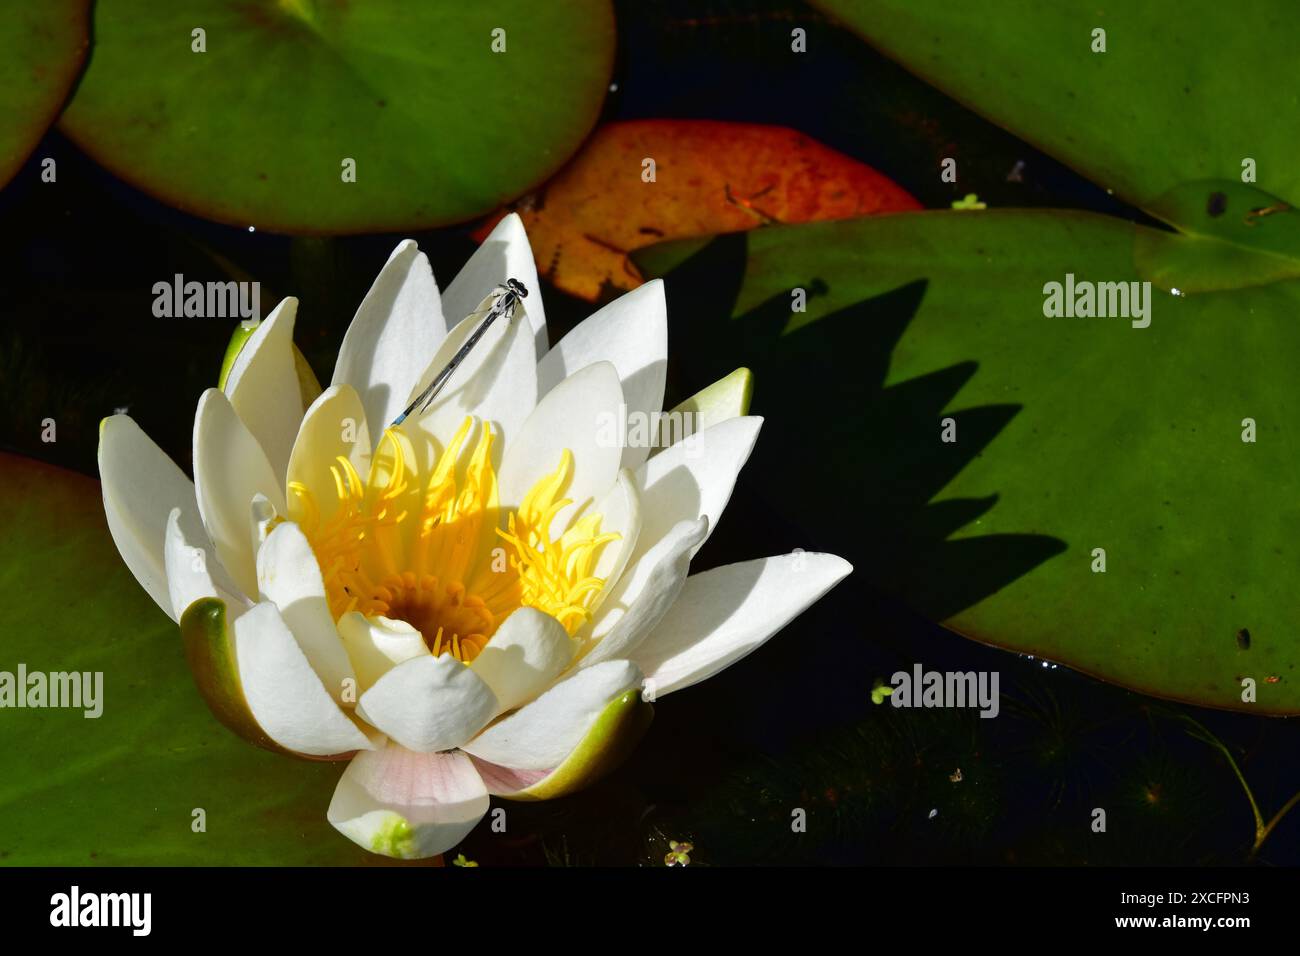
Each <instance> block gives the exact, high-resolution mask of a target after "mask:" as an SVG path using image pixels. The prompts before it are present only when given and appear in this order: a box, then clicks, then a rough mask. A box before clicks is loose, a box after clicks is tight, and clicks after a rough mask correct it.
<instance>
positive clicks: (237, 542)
mask: <svg viewBox="0 0 1300 956" xmlns="http://www.w3.org/2000/svg"><path fill="white" fill-rule="evenodd" d="M281 480H282V479H277V477H276V474H275V472H274V471H273V470H272V468H271V464H270V462H268V461H267V460H266V454H265V453H264V452H263V451H262V446H261V445H259V444H258V442H257V439H256V438H254V437H253V435H252V433H251V432H249V430H248V428H247V427H245V425H244V423H243V422H242V421H240V420H239V416H238V415H236V414H235V410H234V409H233V408H231V407H230V400H229V399H228V398H226V396H225V395H223V394H222V393H221V392H220V391H219V390H217V389H215V388H210V389H208V390H207V391H206V392H204V393H203V395H202V397H201V398H200V399H199V408H198V412H197V413H196V414H195V416H194V487H195V491H196V493H197V497H198V504H199V514H201V515H202V516H203V524H204V526H205V527H206V528H207V530H208V535H209V537H211V538H212V543H213V544H215V545H216V548H217V557H219V558H220V559H221V563H222V564H223V565H224V566H225V568H226V570H227V571H229V572H230V576H231V577H232V578H234V580H235V583H236V584H238V585H239V586H240V587H241V588H242V589H243V590H244V593H246V594H256V593H257V567H256V564H255V563H254V556H253V542H252V540H251V535H250V532H249V507H250V503H251V502H252V500H253V496H254V495H256V494H259V493H261V494H263V495H265V496H266V499H267V500H268V501H269V502H270V503H271V505H272V507H274V508H275V509H276V511H277V512H278V513H279V514H284V510H285V509H284V491H283V489H282V486H281V483H280V481H281Z"/></svg>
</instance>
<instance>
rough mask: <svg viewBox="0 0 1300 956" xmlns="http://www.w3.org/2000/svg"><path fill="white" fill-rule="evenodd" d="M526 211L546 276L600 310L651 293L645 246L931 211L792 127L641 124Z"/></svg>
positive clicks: (580, 163) (581, 159) (608, 140)
mask: <svg viewBox="0 0 1300 956" xmlns="http://www.w3.org/2000/svg"><path fill="white" fill-rule="evenodd" d="M516 208H517V211H518V212H519V215H520V216H521V217H522V218H523V221H524V225H525V226H526V227H527V229H528V238H529V241H530V242H531V243H532V247H533V254H534V255H535V256H536V258H537V263H538V269H539V271H540V272H541V274H542V275H543V276H544V277H545V278H547V279H549V280H550V281H551V282H552V283H554V284H555V285H556V286H558V287H559V288H561V289H563V290H564V291H566V292H568V293H570V294H572V295H576V296H579V297H580V298H583V299H586V300H588V301H595V300H597V299H600V298H602V297H607V296H609V295H613V294H617V293H619V292H624V291H626V290H628V289H634V288H636V287H637V286H638V285H640V284H641V282H642V281H643V280H642V276H641V273H640V272H639V271H638V270H637V268H636V266H634V265H633V264H632V262H631V261H630V260H629V259H628V253H629V252H631V251H632V250H634V249H639V248H641V247H642V246H648V245H651V244H653V243H656V242H662V241H664V240H666V239H684V238H688V237H692V236H705V235H714V234H717V233H720V232H740V231H742V230H745V229H753V228H755V227H757V226H763V225H770V224H774V223H801V222H813V221H817V220H824V219H849V218H854V217H858V216H870V215H877V214H881V213H890V212H905V211H910V210H915V209H920V208H921V205H920V203H918V202H917V201H916V200H915V199H913V198H912V196H911V195H909V194H908V193H907V192H906V191H904V190H903V189H902V188H900V187H899V186H898V185H896V184H895V183H894V182H892V181H891V180H889V179H887V178H886V177H885V176H882V175H881V174H880V173H878V172H876V171H875V170H874V169H872V168H871V167H870V166H867V165H865V164H863V163H860V162H858V161H857V160H855V159H853V158H851V157H849V156H846V155H844V154H843V153H840V152H838V151H836V150H834V149H831V148H830V147H828V146H824V145H822V144H821V143H818V142H817V141H815V140H813V139H810V138H808V137H807V136H804V135H803V134H802V133H799V132H798V131H796V130H792V129H788V128H786V127H781V126H762V125H757V124H749V123H723V122H714V121H711V120H634V121H629V122H621V123H610V124H607V125H605V126H602V127H600V128H599V129H598V130H597V131H596V133H595V134H594V135H593V136H592V138H591V140H590V141H589V142H588V143H587V145H586V146H584V147H583V149H582V150H581V152H579V153H578V155H577V156H576V157H575V158H574V159H573V161H572V162H570V163H569V164H568V165H567V166H566V167H565V168H564V169H562V170H561V171H560V172H559V173H558V174H557V175H556V176H555V177H554V178H553V179H551V180H550V181H549V182H548V183H547V184H546V185H545V186H544V187H543V188H542V189H540V190H538V191H537V192H535V193H533V194H531V195H529V196H526V197H524V199H523V200H521V201H520V202H519V203H517V204H516ZM501 215H504V211H502V213H499V214H498V215H496V216H494V217H493V218H492V219H491V220H490V221H489V222H488V223H486V224H485V225H484V226H483V227H482V228H481V229H480V230H479V231H478V232H476V233H475V236H476V238H478V239H479V240H482V239H483V237H485V236H486V235H487V233H488V232H490V231H491V229H492V226H494V225H495V224H496V222H497V221H498V220H499V219H500V218H501Z"/></svg>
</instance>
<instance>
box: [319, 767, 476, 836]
mask: <svg viewBox="0 0 1300 956" xmlns="http://www.w3.org/2000/svg"><path fill="white" fill-rule="evenodd" d="M490 802H491V801H490V800H489V798H488V792H487V787H485V786H484V784H483V781H482V780H481V779H480V778H479V775H478V771H476V770H475V769H474V765H473V763H472V762H471V761H470V759H469V757H467V756H465V755H464V754H462V753H445V754H439V753H432V754H422V753H412V752H411V751H409V750H406V749H405V748H403V747H400V746H398V745H397V744H391V743H390V744H389V745H388V746H387V747H385V748H384V749H383V750H376V751H370V752H366V753H359V754H357V755H356V756H355V757H353V758H352V762H351V763H349V764H348V768H347V770H345V771H343V776H342V777H341V778H339V783H338V787H337V788H335V790H334V798H333V799H332V800H331V801H330V807H329V810H328V812H327V813H326V817H327V818H328V819H329V822H330V824H331V825H332V826H333V827H334V828H335V829H336V830H338V831H339V832H340V833H342V834H343V835H344V836H346V837H347V838H348V839H349V840H351V841H352V842H353V843H356V844H357V845H358V846H361V847H364V848H365V849H367V850H369V851H371V852H372V853H382V854H383V855H384V856H391V857H397V858H398V859H404V860H418V859H423V858H425V857H430V856H437V855H438V854H439V853H444V852H446V851H447V850H450V849H451V848H452V847H454V846H455V845H456V844H457V843H459V842H460V841H461V840H463V839H465V837H466V836H467V835H468V834H469V832H470V831H471V830H473V829H474V825H475V824H476V823H478V821H479V820H480V819H482V817H483V815H484V814H485V813H487V810H488V804H489V803H490Z"/></svg>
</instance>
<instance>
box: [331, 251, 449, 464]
mask: <svg viewBox="0 0 1300 956" xmlns="http://www.w3.org/2000/svg"><path fill="white" fill-rule="evenodd" d="M442 315H443V313H442V304H441V300H440V297H439V295H438V286H437V283H435V282H434V281H433V272H432V270H430V268H429V260H428V257H426V256H425V254H424V253H422V252H420V251H419V249H418V247H417V246H416V244H415V243H414V242H413V241H412V240H410V239H407V240H405V241H404V242H402V243H401V244H400V245H399V246H398V247H397V248H396V249H394V250H393V254H392V255H391V256H389V258H388V262H386V263H385V264H384V267H383V269H381V270H380V271H379V276H378V278H376V279H375V282H374V285H372V286H371V287H370V291H369V292H367V293H366V297H365V298H364V299H363V300H362V301H361V306H360V308H358V309H357V314H356V316H354V317H353V319H352V324H351V325H350V326H349V327H348V331H347V334H346V335H344V336H343V344H342V346H340V348H339V357H338V361H337V363H336V364H335V366H334V378H333V380H332V382H331V383H330V384H332V385H343V384H347V385H351V386H352V387H353V388H354V389H356V391H357V394H358V395H359V396H360V398H361V404H362V406H363V407H364V408H365V413H366V421H367V423H368V424H369V434H370V439H371V441H372V442H376V443H377V442H378V441H379V439H380V436H382V435H383V433H384V429H385V428H386V427H387V426H388V425H389V423H391V422H392V420H393V419H394V418H396V417H397V416H398V414H399V413H400V412H401V411H402V409H403V408H404V407H405V399H406V395H407V393H408V392H410V390H411V386H412V385H414V384H415V382H416V380H417V379H418V378H419V377H420V373H422V372H423V371H424V367H425V365H426V364H428V361H429V357H430V356H431V355H433V353H434V352H435V351H436V350H437V348H438V345H439V344H440V343H441V342H442V340H443V338H444V337H445V336H446V334H447V325H446V323H445V322H444V320H443V317H442Z"/></svg>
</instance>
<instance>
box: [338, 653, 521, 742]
mask: <svg viewBox="0 0 1300 956" xmlns="http://www.w3.org/2000/svg"><path fill="white" fill-rule="evenodd" d="M498 710H499V708H498V706H497V699H496V697H495V696H493V694H492V691H491V690H490V689H489V687H488V685H487V684H485V683H484V682H483V680H482V678H480V677H479V676H478V674H476V673H474V671H472V670H470V669H469V668H468V667H466V666H465V665H464V664H462V663H461V662H460V661H458V660H456V659H455V658H454V657H452V656H451V655H450V654H442V655H439V656H438V657H434V656H433V655H431V654H430V655H425V656H421V657H415V658H412V659H411V660H409V661H406V662H404V663H402V664H398V665H397V666H396V667H394V668H393V669H392V670H390V671H389V672H388V673H387V674H385V675H384V676H383V677H381V678H379V680H377V681H375V684H374V686H373V687H371V688H370V689H369V690H368V691H366V692H365V693H364V694H362V695H361V699H360V700H359V701H358V702H357V715H358V716H359V717H361V718H362V719H363V720H365V721H367V722H368V723H370V724H371V725H373V726H375V727H377V728H379V729H380V730H382V731H383V732H384V733H386V734H388V736H389V737H391V738H393V740H395V741H397V742H398V743H399V744H401V745H402V746H403V747H405V748H407V749H408V750H414V751H416V752H417V753H431V752H433V751H435V750H450V749H451V748H453V747H458V746H460V745H461V744H462V743H464V742H465V741H466V740H468V739H469V738H471V737H473V736H474V734H476V733H478V732H479V731H480V730H481V729H482V728H483V726H484V725H485V724H486V723H487V722H488V721H489V720H491V719H492V715H493V714H495V713H497V712H498Z"/></svg>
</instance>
